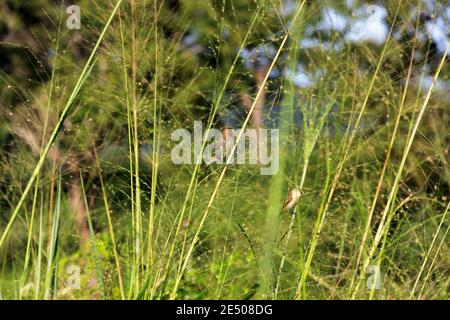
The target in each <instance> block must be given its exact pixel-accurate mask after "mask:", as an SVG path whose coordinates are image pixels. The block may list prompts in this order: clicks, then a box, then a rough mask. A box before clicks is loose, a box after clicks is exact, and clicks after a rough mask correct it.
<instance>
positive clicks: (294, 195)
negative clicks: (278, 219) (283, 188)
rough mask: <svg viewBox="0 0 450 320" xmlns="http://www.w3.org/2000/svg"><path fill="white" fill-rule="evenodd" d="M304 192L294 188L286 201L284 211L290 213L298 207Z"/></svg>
mask: <svg viewBox="0 0 450 320" xmlns="http://www.w3.org/2000/svg"><path fill="white" fill-rule="evenodd" d="M301 194H302V192H301V191H300V190H299V189H298V188H294V189H292V190H290V191H289V192H288V195H287V197H286V200H285V201H284V205H283V211H289V210H291V209H292V208H294V206H295V205H296V203H297V201H298V199H299V198H300V196H301Z"/></svg>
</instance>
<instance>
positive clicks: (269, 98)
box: [0, 0, 450, 299]
mask: <svg viewBox="0 0 450 320" xmlns="http://www.w3.org/2000/svg"><path fill="white" fill-rule="evenodd" d="M118 3H119V5H118V6H116V5H117V4H118ZM72 4H76V5H78V6H80V8H81V29H80V30H73V29H69V28H68V27H67V25H66V20H67V19H68V17H69V14H68V13H67V12H66V9H67V7H68V6H70V5H72ZM447 5H448V4H446V2H445V1H431V0H429V1H422V0H416V1H397V0H396V1H390V0H386V1H374V2H366V1H358V0H354V1H349V0H347V1H325V0H323V1H300V0H299V1H289V0H283V1H281V0H262V1H246V0H215V1H209V0H208V1H195V0H165V1H151V0H136V1H134V0H130V1H116V0H96V1H92V0H80V1H76V3H75V2H70V1H58V0H55V1H50V0H33V1H19V0H17V1H16V0H3V1H2V2H1V3H0V168H1V169H0V170H1V171H0V172H1V174H0V236H1V238H0V297H1V298H17V299H18V298H21V299H30V298H36V299H42V298H45V299H101V298H107V299H120V298H128V299H167V298H186V299H200V298H205V299H211V298H218V299H225V298H231V299H251V298H268V299H293V298H296V299H330V298H336V299H348V298H376V299H404V298H417V299H448V298H449V297H450V296H449V285H450V281H449V279H450V278H449V275H450V272H449V271H450V270H449V265H450V251H449V250H450V248H449V242H448V229H449V218H448V211H449V206H450V202H449V196H450V166H449V144H450V130H449V124H450V117H449V116H450V114H449V111H450V100H449V87H450V82H449V81H450V80H449V76H450V72H449V67H448V64H447V62H448V57H449V53H448V40H449V30H450V29H449V21H448V19H449V17H450V7H448V6H447ZM272 61H273V64H272ZM258 70H259V71H261V70H263V71H264V74H263V75H264V76H265V75H266V74H268V76H267V78H266V79H265V80H267V81H264V83H263V86H262V87H263V88H264V89H263V90H264V91H265V92H266V94H265V96H266V99H265V115H266V116H267V117H270V118H271V119H272V118H273V119H272V121H266V122H265V124H266V126H275V127H278V128H279V129H280V170H279V171H278V173H277V174H276V175H274V176H261V175H260V170H259V168H258V166H254V165H232V166H223V165H219V164H212V165H206V164H201V165H195V164H193V165H182V166H181V165H178V166H177V165H174V164H173V163H172V161H171V158H170V150H171V148H172V147H173V142H172V141H171V133H172V132H173V131H174V130H175V129H178V128H187V129H188V130H191V131H192V129H193V122H194V120H201V121H202V122H203V124H204V126H205V127H215V128H220V127H221V123H222V122H221V121H222V118H223V117H224V114H226V113H227V111H228V110H230V108H238V109H239V108H240V109H241V110H244V109H245V108H244V106H243V102H242V99H241V97H242V96H243V95H246V96H249V97H250V101H251V103H253V104H256V103H255V101H257V99H256V98H255V97H256V96H257V94H258V92H259V91H260V90H259V89H260V87H261V86H260V85H259V84H260V82H259V81H260V80H261V79H259V80H258ZM263 78H264V77H263ZM274 119H275V120H274ZM274 123H275V124H274ZM250 124H251V123H248V126H250ZM294 188H297V189H299V190H300V191H301V197H300V199H299V200H298V202H297V203H296V205H295V206H294V208H293V209H292V210H290V211H286V210H284V211H283V203H284V200H285V198H286V195H287V194H288V192H289V191H290V190H293V189H294ZM78 268H79V269H78ZM77 270H80V283H79V284H80V285H79V288H78V286H77V285H75V286H73V285H72V286H71V285H70V283H72V284H73V283H75V284H77V278H76V276H77V275H78V273H77ZM378 275H379V276H380V278H379V279H377V276H378ZM74 277H75V278H74ZM378 280H379V281H378ZM374 283H375V284H376V285H374Z"/></svg>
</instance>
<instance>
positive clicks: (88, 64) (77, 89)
mask: <svg viewBox="0 0 450 320" xmlns="http://www.w3.org/2000/svg"><path fill="white" fill-rule="evenodd" d="M122 1H123V0H118V1H117V4H116V6H115V7H114V9H113V11H112V12H111V15H110V16H109V19H108V21H107V22H106V24H105V27H104V28H103V31H102V32H101V34H100V36H99V37H98V40H97V42H96V44H95V46H94V48H93V49H92V52H91V54H90V56H89V59H88V61H87V62H86V65H85V66H84V69H83V71H82V72H81V74H80V76H79V78H78V81H77V83H76V84H75V87H74V88H73V90H72V93H71V94H70V96H69V99H68V100H67V102H66V105H65V107H64V108H63V110H62V113H61V115H60V117H59V120H58V122H57V124H56V126H55V128H54V129H53V131H52V134H51V136H50V139H49V141H48V142H47V144H46V146H45V148H44V150H43V151H42V154H41V156H40V157H39V160H38V162H37V164H36V166H35V168H34V170H33V173H32V174H31V177H30V178H29V180H28V183H27V185H26V187H25V189H24V191H23V193H22V196H21V197H20V200H19V202H18V204H17V205H16V207H15V209H14V211H13V213H12V215H11V218H10V219H9V221H8V223H7V225H6V227H5V230H4V231H3V234H2V236H1V238H0V248H2V246H3V244H4V242H5V240H6V238H7V236H8V234H9V232H10V230H11V228H12V226H13V224H14V221H15V220H16V218H17V215H18V214H19V212H20V209H21V207H22V205H23V203H24V202H25V200H26V198H27V196H28V193H29V192H30V190H31V188H32V186H33V184H34V182H35V180H36V178H37V176H38V175H39V172H40V171H41V169H42V166H43V165H44V163H45V160H46V158H47V155H48V152H49V151H50V148H51V147H52V145H53V143H54V142H55V141H56V139H57V138H58V136H59V133H60V132H61V129H62V126H63V123H64V120H65V119H66V117H67V116H68V115H69V112H70V110H71V108H72V106H73V104H74V102H75V99H76V97H77V96H78V93H79V92H80V90H81V88H82V87H83V85H84V83H85V82H86V80H87V78H88V76H89V74H90V72H91V70H92V67H93V66H94V63H95V55H96V53H97V50H98V48H99V47H100V43H101V42H102V40H103V38H104V36H105V35H106V31H107V30H108V28H109V25H110V24H111V22H112V20H113V18H114V16H115V14H116V12H117V10H118V9H119V6H120V4H121V3H122Z"/></svg>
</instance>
